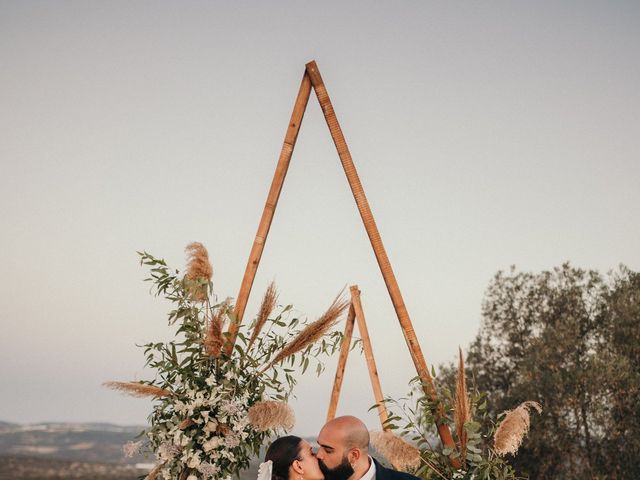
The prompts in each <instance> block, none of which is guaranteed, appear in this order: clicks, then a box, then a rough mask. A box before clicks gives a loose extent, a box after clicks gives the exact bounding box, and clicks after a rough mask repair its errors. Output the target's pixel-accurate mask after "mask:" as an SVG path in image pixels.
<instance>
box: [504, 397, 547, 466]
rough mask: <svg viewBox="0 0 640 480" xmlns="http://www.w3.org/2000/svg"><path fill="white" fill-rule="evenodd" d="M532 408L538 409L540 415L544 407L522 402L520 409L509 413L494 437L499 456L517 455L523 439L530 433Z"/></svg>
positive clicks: (517, 408)
mask: <svg viewBox="0 0 640 480" xmlns="http://www.w3.org/2000/svg"><path fill="white" fill-rule="evenodd" d="M531 408H534V409H536V410H537V411H538V413H541V412H542V406H541V405H540V404H539V403H538V402H533V401H527V402H522V403H521V404H520V405H519V406H518V407H516V408H514V409H513V410H509V411H507V414H506V415H505V417H504V419H503V420H502V422H501V423H500V425H499V426H498V429H497V430H496V434H495V436H494V445H495V449H496V453H497V454H498V455H502V456H504V455H506V454H507V453H510V454H512V455H515V454H516V452H517V451H518V448H520V445H521V444H522V439H523V438H524V436H525V435H526V434H527V432H528V431H529V425H530V418H529V410H530V409H531Z"/></svg>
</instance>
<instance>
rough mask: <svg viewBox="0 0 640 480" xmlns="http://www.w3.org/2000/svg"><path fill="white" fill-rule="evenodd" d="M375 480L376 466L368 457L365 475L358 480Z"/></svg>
mask: <svg viewBox="0 0 640 480" xmlns="http://www.w3.org/2000/svg"><path fill="white" fill-rule="evenodd" d="M375 478H376V464H375V462H374V461H373V458H371V456H369V470H367V473H365V474H364V475H363V476H362V477H360V480H374V479H375Z"/></svg>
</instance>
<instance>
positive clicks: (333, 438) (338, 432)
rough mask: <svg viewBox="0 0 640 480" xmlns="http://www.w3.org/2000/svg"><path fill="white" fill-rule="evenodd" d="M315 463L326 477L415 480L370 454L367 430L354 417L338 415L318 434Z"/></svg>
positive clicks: (332, 479) (364, 479) (338, 478)
mask: <svg viewBox="0 0 640 480" xmlns="http://www.w3.org/2000/svg"><path fill="white" fill-rule="evenodd" d="M318 445H319V448H318V454H317V457H318V464H319V465H320V470H322V473H324V477H325V480H418V477H414V476H413V475H409V474H408V473H403V472H398V471H396V470H392V469H390V468H385V467H383V466H382V465H380V463H379V462H378V461H377V460H376V459H374V458H373V457H371V456H369V430H367V427H366V426H365V424H364V423H362V421H360V420H358V419H357V418H356V417H352V416H345V417H337V418H334V419H333V420H331V421H329V422H327V423H326V424H325V426H324V427H322V430H320V434H319V435H318Z"/></svg>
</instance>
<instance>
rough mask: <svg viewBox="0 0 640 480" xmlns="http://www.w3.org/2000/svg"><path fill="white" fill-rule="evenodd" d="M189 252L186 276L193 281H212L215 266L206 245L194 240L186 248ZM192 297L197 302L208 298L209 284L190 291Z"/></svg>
mask: <svg viewBox="0 0 640 480" xmlns="http://www.w3.org/2000/svg"><path fill="white" fill-rule="evenodd" d="M185 251H186V252H187V273H186V274H185V278H187V279H188V280H191V281H195V280H199V279H204V280H206V281H207V282H210V281H211V277H212V276H213V267H212V266H211V263H210V262H209V253H208V252H207V249H206V248H205V246H204V245H202V244H201V243H199V242H192V243H190V244H189V245H187V247H186V248H185ZM190 294H191V298H193V300H195V301H197V302H203V301H205V300H206V299H207V286H206V285H201V286H198V287H196V288H193V290H192V291H191V292H190Z"/></svg>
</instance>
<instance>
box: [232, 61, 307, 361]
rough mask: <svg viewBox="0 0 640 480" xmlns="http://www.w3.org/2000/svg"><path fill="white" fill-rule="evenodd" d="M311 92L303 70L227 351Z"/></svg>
mask: <svg viewBox="0 0 640 480" xmlns="http://www.w3.org/2000/svg"><path fill="white" fill-rule="evenodd" d="M310 94H311V81H310V79H309V75H308V74H307V73H306V71H305V73H304V75H303V77H302V83H301V84H300V89H299V91H298V96H297V98H296V103H295V104H294V106H293V113H292V114H291V120H290V121H289V126H288V128H287V133H286V134H285V137H284V142H283V144H282V150H281V151H280V158H279V159H278V165H277V166H276V171H275V173H274V175H273V180H272V182H271V188H270V189H269V194H268V196H267V201H266V203H265V206H264V210H263V211H262V218H260V224H259V225H258V232H257V233H256V237H255V239H254V240H253V246H252V247H251V252H250V253H249V260H248V261H247V267H246V268H245V271H244V277H243V278H242V284H241V285H240V292H239V293H238V298H237V300H236V305H235V307H234V315H233V321H232V322H231V324H230V325H229V331H228V334H227V343H226V345H225V349H224V351H225V353H226V354H227V355H230V354H231V352H232V350H233V345H234V344H235V341H236V336H237V335H238V329H239V328H240V324H241V323H242V318H243V317H244V311H245V309H246V308H247V301H248V300H249V294H250V293H251V287H252V286H253V280H254V279H255V277H256V272H257V271H258V265H259V264H260V258H261V257H262V251H263V250H264V244H265V242H266V241H267V235H268V234H269V229H270V228H271V222H272V221H273V215H274V213H275V211H276V206H277V205H278V199H279V198H280V192H281V191H282V185H283V183H284V179H285V177H286V175H287V170H288V169H289V163H290V161H291V155H292V154H293V148H294V147H295V145H296V140H297V139H298V132H299V131H300V124H301V123H302V118H303V117H304V112H305V110H306V108H307V103H308V101H309V95H310Z"/></svg>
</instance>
